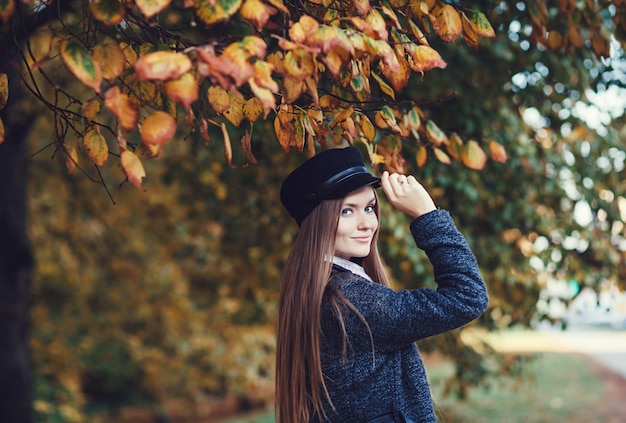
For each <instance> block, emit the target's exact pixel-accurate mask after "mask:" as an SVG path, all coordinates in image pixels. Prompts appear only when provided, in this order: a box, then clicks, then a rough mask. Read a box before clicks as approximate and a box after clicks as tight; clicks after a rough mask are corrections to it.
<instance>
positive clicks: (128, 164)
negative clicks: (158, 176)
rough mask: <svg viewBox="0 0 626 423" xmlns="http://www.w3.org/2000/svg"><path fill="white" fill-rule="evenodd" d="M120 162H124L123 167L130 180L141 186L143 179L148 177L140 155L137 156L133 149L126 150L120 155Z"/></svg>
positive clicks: (138, 186)
mask: <svg viewBox="0 0 626 423" xmlns="http://www.w3.org/2000/svg"><path fill="white" fill-rule="evenodd" d="M120 162H121V164H122V169H123V170H124V173H125V174H126V177H127V178H128V182H130V183H131V184H133V185H134V186H136V187H137V188H141V180H142V179H143V178H145V177H146V171H145V170H144V168H143V164H141V160H139V157H137V156H136V155H135V153H133V152H132V151H128V150H124V151H122V154H121V156H120Z"/></svg>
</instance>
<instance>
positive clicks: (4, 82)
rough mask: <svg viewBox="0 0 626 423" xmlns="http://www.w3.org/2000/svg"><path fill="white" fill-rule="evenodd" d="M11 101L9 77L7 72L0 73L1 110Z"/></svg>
mask: <svg viewBox="0 0 626 423" xmlns="http://www.w3.org/2000/svg"><path fill="white" fill-rule="evenodd" d="M8 101H9V77H8V76H7V74H6V73H0V111H1V110H2V109H4V106H6V104H7V102H8Z"/></svg>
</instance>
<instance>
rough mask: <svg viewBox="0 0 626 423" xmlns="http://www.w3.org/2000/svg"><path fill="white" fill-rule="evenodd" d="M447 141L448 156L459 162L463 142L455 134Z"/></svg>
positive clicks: (461, 155)
mask: <svg viewBox="0 0 626 423" xmlns="http://www.w3.org/2000/svg"><path fill="white" fill-rule="evenodd" d="M449 140H450V144H449V145H448V148H447V150H448V154H449V155H450V156H452V158H453V159H454V160H456V161H457V162H460V161H461V160H462V157H463V150H464V145H463V140H462V139H461V137H460V136H459V134H457V133H456V132H453V133H451V134H450V137H449Z"/></svg>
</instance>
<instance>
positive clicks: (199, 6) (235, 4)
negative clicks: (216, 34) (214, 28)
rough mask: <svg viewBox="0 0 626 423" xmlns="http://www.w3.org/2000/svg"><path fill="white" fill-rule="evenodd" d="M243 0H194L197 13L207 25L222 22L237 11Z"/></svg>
mask: <svg viewBox="0 0 626 423" xmlns="http://www.w3.org/2000/svg"><path fill="white" fill-rule="evenodd" d="M241 2H242V0H193V5H194V7H195V9H196V15H197V16H198V18H200V20H201V21H202V22H204V23H205V24H207V25H213V24H215V23H217V22H222V21H225V20H227V19H228V18H230V17H231V16H232V15H234V14H235V13H237V10H239V7H241Z"/></svg>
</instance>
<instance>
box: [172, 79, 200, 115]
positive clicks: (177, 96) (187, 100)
mask: <svg viewBox="0 0 626 423" xmlns="http://www.w3.org/2000/svg"><path fill="white" fill-rule="evenodd" d="M164 89H165V95H167V97H168V98H169V99H170V100H172V101H176V102H178V103H180V104H182V105H183V106H185V108H186V109H189V108H190V107H191V104H192V103H193V102H194V101H196V100H197V99H198V81H197V80H196V78H195V77H194V76H193V74H192V73H191V72H187V73H185V74H184V75H183V76H181V77H180V78H178V79H174V80H171V81H167V82H166V83H165V86H164Z"/></svg>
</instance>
